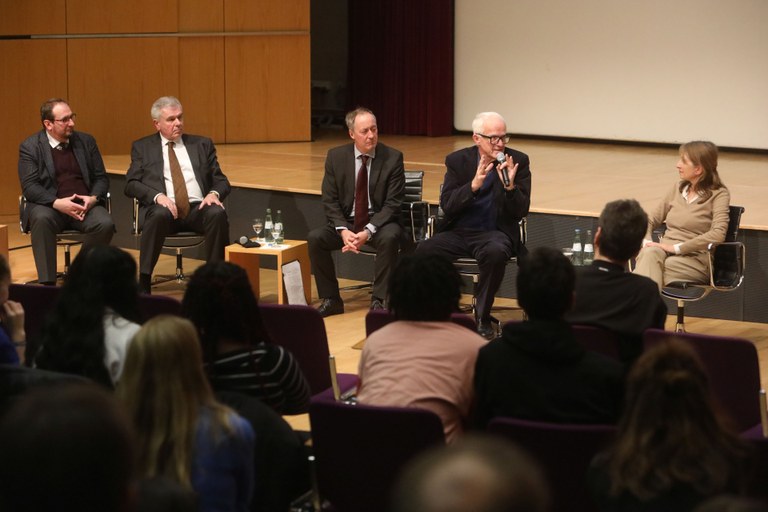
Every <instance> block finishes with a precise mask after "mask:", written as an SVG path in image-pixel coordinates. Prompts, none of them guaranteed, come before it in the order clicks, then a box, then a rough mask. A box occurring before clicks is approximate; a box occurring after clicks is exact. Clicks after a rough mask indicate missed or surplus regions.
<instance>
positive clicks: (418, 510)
mask: <svg viewBox="0 0 768 512" xmlns="http://www.w3.org/2000/svg"><path fill="white" fill-rule="evenodd" d="M550 502H551V499H550V495H549V490H548V488H547V484H546V482H545V478H544V474H543V472H542V471H541V469H540V468H539V467H538V466H537V465H536V463H535V462H534V461H533V460H531V459H530V458H529V457H528V456H527V455H526V454H525V453H523V451H522V450H520V449H518V448H517V447H515V446H514V445H512V444H511V443H509V442H507V441H504V440H501V439H494V438H486V437H474V436H473V437H468V438H466V439H462V440H461V441H459V442H457V443H456V444H453V445H450V446H442V447H439V448H434V449H432V450H431V451H428V452H426V453H424V454H422V455H420V456H419V457H417V458H416V459H415V460H414V461H413V462H411V463H410V464H409V465H408V466H407V467H406V468H405V470H404V471H403V473H402V475H401V476H400V478H399V481H398V484H397V486H396V487H395V490H394V492H393V496H392V508H391V510H392V511H393V512H513V511H514V512H522V511H525V512H546V511H548V510H550V508H549V506H550Z"/></svg>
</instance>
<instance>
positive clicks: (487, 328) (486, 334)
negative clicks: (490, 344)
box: [477, 321, 496, 340]
mask: <svg viewBox="0 0 768 512" xmlns="http://www.w3.org/2000/svg"><path fill="white" fill-rule="evenodd" d="M477 334H479V335H480V336H482V337H483V338H485V339H487V340H492V339H494V338H495V337H496V329H494V328H493V324H491V322H483V321H480V323H478V324H477Z"/></svg>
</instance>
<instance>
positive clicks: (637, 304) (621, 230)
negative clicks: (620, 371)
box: [565, 199, 667, 363]
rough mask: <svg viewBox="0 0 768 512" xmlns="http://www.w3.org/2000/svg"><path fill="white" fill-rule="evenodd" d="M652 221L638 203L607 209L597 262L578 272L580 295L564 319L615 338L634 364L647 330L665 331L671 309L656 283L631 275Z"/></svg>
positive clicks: (599, 229) (599, 234) (597, 233)
mask: <svg viewBox="0 0 768 512" xmlns="http://www.w3.org/2000/svg"><path fill="white" fill-rule="evenodd" d="M647 227H648V216H647V215H646V213H645V211H643V208H642V207H641V206H640V204H639V203H638V202H637V201H635V200H634V199H621V200H618V201H612V202H610V203H608V204H606V205H605V208H603V211H602V213H600V218H599V219H598V221H597V231H595V240H594V247H595V259H594V262H593V263H592V264H591V265H588V266H584V267H580V268H579V269H577V271H576V296H575V298H574V304H573V307H572V308H571V310H570V311H568V313H566V315H565V319H566V320H568V321H569V322H571V323H573V324H586V325H594V326H597V327H601V328H603V329H607V330H609V331H612V332H614V333H616V334H617V335H618V337H619V354H620V355H621V358H622V360H623V361H625V362H627V363H631V362H632V361H633V360H635V359H636V358H637V357H638V356H639V355H640V352H642V348H643V345H642V343H643V340H642V336H643V331H645V330H646V329H649V328H654V329H663V328H664V321H665V320H666V318H667V306H666V305H665V304H664V300H663V299H662V298H661V295H660V294H659V289H658V287H657V286H656V283H654V282H653V281H652V280H651V279H649V278H647V277H645V276H641V275H638V274H632V273H630V272H628V271H627V269H628V263H629V260H630V259H631V258H634V257H635V256H636V255H637V253H638V251H639V250H640V247H641V246H642V244H643V236H645V230H646V228H647Z"/></svg>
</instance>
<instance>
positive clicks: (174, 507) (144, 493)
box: [136, 476, 200, 512]
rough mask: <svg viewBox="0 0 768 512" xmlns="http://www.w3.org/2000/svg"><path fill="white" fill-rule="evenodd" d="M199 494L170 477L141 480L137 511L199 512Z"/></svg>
mask: <svg viewBox="0 0 768 512" xmlns="http://www.w3.org/2000/svg"><path fill="white" fill-rule="evenodd" d="M199 510H200V509H199V507H198V504H197V496H196V495H195V493H194V492H193V491H190V490H189V489H187V488H185V487H184V486H182V485H181V484H179V483H178V482H174V481H173V480H171V479H170V478H166V477H162V476H156V477H153V478H145V479H143V480H141V481H139V485H138V498H137V506H136V512H198V511H199Z"/></svg>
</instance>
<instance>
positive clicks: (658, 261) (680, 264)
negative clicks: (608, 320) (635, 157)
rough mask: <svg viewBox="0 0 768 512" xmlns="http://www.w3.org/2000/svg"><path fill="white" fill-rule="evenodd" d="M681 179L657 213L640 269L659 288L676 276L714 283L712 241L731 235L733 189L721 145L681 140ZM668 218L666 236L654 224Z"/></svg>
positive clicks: (652, 218)
mask: <svg viewBox="0 0 768 512" xmlns="http://www.w3.org/2000/svg"><path fill="white" fill-rule="evenodd" d="M677 171H678V173H679V175H680V180H679V181H678V182H677V183H675V184H674V185H673V186H672V187H671V188H670V189H669V191H668V192H667V194H666V195H665V196H664V198H663V199H662V200H661V202H660V203H659V205H658V206H657V207H656V209H655V210H654V211H653V212H652V213H651V216H650V218H649V221H648V232H647V234H646V237H645V238H646V240H645V242H644V244H643V250H642V251H640V254H639V255H638V257H637V264H636V265H635V273H637V274H640V275H644V276H648V277H650V278H651V279H653V280H654V281H655V282H656V284H657V285H658V287H659V288H661V287H662V286H666V285H667V284H669V283H671V282H675V281H679V282H680V281H681V282H689V283H709V255H708V254H707V246H708V245H709V244H710V243H712V242H722V241H723V240H725V235H726V232H727V231H728V206H729V204H730V202H731V194H730V192H728V189H727V188H726V187H725V185H724V184H723V182H722V181H720V175H719V174H718V172H717V146H715V145H714V144H712V143H711V142H708V141H693V142H688V143H685V144H683V145H682V146H680V160H679V161H678V162H677ZM662 224H666V226H667V229H666V231H665V232H664V235H663V236H662V238H661V240H659V241H658V242H654V241H653V238H652V234H653V230H654V229H656V228H658V227H660V226H661V225H662Z"/></svg>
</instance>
